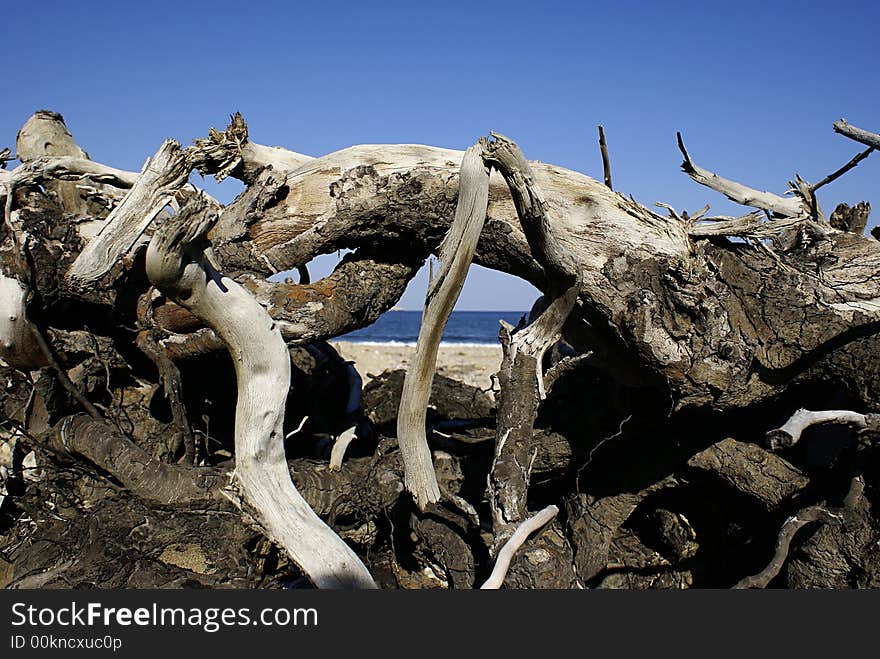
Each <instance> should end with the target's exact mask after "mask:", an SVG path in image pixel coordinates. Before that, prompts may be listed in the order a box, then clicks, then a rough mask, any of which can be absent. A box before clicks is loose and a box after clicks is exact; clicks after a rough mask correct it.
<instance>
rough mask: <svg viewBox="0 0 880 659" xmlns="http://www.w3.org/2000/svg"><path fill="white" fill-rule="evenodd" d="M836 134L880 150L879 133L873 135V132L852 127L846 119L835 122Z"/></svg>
mask: <svg viewBox="0 0 880 659" xmlns="http://www.w3.org/2000/svg"><path fill="white" fill-rule="evenodd" d="M834 132H835V133H840V134H841V135H844V136H846V137H848V138H849V139H851V140H855V141H856V142H861V143H862V144H864V145H865V146H870V147H873V148H875V149H880V135H878V134H877V133H872V132H871V131H869V130H865V129H863V128H857V127H856V126H852V125H850V124H849V123H847V121H846V119H841V120H840V121H835V122H834Z"/></svg>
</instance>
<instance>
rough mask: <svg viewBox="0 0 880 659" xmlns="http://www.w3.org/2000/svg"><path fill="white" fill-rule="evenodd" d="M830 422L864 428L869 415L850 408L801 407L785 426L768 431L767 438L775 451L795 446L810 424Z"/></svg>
mask: <svg viewBox="0 0 880 659" xmlns="http://www.w3.org/2000/svg"><path fill="white" fill-rule="evenodd" d="M828 423H840V424H846V425H851V426H854V427H855V428H858V429H862V428H866V427H867V426H868V421H867V417H866V416H865V415H864V414H859V413H858V412H851V411H849V410H822V411H820V412H811V411H810V410H804V409H800V410H798V411H797V412H795V413H794V414H792V415H791V418H790V419H789V420H788V421H786V423H785V425H784V426H781V427H780V428H776V429H774V430H770V431H768V432H767V435H766V440H767V443H768V445H769V446H770V448H771V449H772V450H774V451H776V450H779V449H781V448H788V447H790V446H794V445H795V444H797V443H798V442H799V441H800V439H801V433H803V432H804V430H806V429H807V428H809V427H810V426H816V425H821V424H828Z"/></svg>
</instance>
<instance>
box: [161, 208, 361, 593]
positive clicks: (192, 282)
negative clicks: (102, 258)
mask: <svg viewBox="0 0 880 659" xmlns="http://www.w3.org/2000/svg"><path fill="white" fill-rule="evenodd" d="M215 220H216V214H215V213H214V212H212V211H211V209H210V207H209V204H208V203H207V202H205V201H204V200H203V199H201V198H198V197H197V198H195V199H193V200H191V201H190V202H189V203H188V204H187V205H186V206H185V207H184V208H183V209H181V212H180V214H179V215H178V216H176V217H174V218H172V219H171V220H169V221H168V222H166V224H164V225H163V226H162V227H161V228H160V229H159V230H158V231H157V232H156V234H155V235H154V236H153V239H152V240H151V242H150V246H149V248H148V249H147V260H146V267H147V274H148V276H149V277H150V280H151V281H152V283H153V284H154V285H155V286H156V287H157V288H159V289H160V290H161V291H162V292H163V293H164V294H165V295H168V296H169V297H171V298H173V299H174V300H176V301H177V302H178V303H179V304H181V305H182V306H184V307H186V308H187V309H189V310H190V311H191V312H192V313H193V314H194V315H195V316H197V317H198V318H200V319H201V320H202V321H204V322H205V324H207V325H208V326H209V327H210V328H211V329H212V330H214V332H215V333H216V334H217V335H218V336H219V337H220V338H221V339H222V340H223V342H224V343H225V344H226V346H227V347H228V348H229V351H230V353H231V355H232V359H233V362H234V364H235V369H236V375H237V380H238V401H237V404H236V415H235V454H236V455H235V459H236V475H237V477H238V482H239V484H240V487H241V491H242V495H243V499H244V503H245V505H246V506H247V508H248V509H249V511H250V512H252V514H253V516H254V517H255V518H256V519H257V521H258V522H259V523H260V524H261V525H262V526H263V528H264V529H265V531H266V533H267V535H268V536H269V537H270V538H271V539H272V540H274V541H276V542H278V543H279V544H280V545H281V546H282V547H284V549H285V550H286V551H287V552H288V553H289V554H290V556H291V558H292V559H293V560H294V561H295V562H296V563H297V564H298V565H299V566H300V567H301V568H302V569H303V571H304V572H305V573H306V574H307V575H308V576H309V578H310V579H311V580H312V581H313V582H314V583H315V585H317V586H318V587H321V588H357V587H360V588H371V587H375V583H374V581H373V579H372V577H371V576H370V573H369V572H368V571H367V569H366V567H365V566H364V565H363V563H362V562H361V561H360V559H359V558H358V557H357V555H356V554H355V553H354V552H353V551H352V550H351V549H350V548H349V547H348V546H347V545H346V544H345V543H344V542H343V541H342V540H341V539H340V538H339V537H338V536H337V535H336V534H335V533H334V532H333V531H332V529H330V527H328V526H327V525H326V524H324V522H323V521H321V520H320V518H318V516H317V515H316V514H315V512H314V511H313V510H312V509H311V508H310V507H309V505H308V503H306V501H305V500H304V499H303V497H302V496H301V495H300V493H299V492H298V491H297V489H296V487H295V486H294V484H293V482H292V481H291V479H290V473H289V472H288V469H287V462H286V459H285V455H284V445H283V440H284V436H283V427H282V425H283V420H284V407H285V400H286V398H287V393H288V389H289V386H290V357H289V354H288V352H287V346H286V345H285V343H284V339H283V338H282V337H281V333H280V331H279V330H278V328H277V326H276V324H275V323H274V321H273V320H272V319H271V318H270V317H269V314H268V313H267V312H266V310H265V309H264V308H263V307H261V306H260V305H259V304H258V303H257V302H256V300H254V299H253V298H252V297H251V296H250V295H248V294H247V292H246V291H245V290H244V289H242V288H241V287H240V286H239V285H238V284H236V283H235V282H233V281H232V280H230V279H227V278H225V277H223V276H222V275H221V274H220V273H219V272H217V271H216V270H215V269H214V267H213V266H212V265H211V264H210V262H209V261H208V259H207V258H206V257H205V255H204V249H205V247H207V245H208V242H207V239H206V237H205V236H206V234H207V232H208V229H210V227H211V226H212V225H213V223H214V221H215Z"/></svg>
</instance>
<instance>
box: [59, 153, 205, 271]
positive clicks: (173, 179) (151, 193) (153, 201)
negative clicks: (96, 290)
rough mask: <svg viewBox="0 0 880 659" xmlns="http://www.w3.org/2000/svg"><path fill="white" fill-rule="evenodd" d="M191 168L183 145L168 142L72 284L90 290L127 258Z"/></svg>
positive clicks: (78, 263) (85, 254)
mask: <svg viewBox="0 0 880 659" xmlns="http://www.w3.org/2000/svg"><path fill="white" fill-rule="evenodd" d="M189 173H190V167H189V164H188V162H187V158H186V154H185V152H184V151H183V150H181V148H180V144H178V143H177V142H175V141H174V140H166V141H165V142H164V143H163V144H162V146H161V147H159V150H158V151H157V152H156V154H155V155H154V156H153V157H152V158H150V159H149V160H148V161H147V162H146V164H145V165H144V168H143V170H141V175H140V176H139V177H138V179H137V181H136V182H135V183H134V185H133V186H132V188H131V190H129V192H128V194H127V195H125V198H124V199H123V200H122V203H120V204H119V205H118V206H117V207H116V208H114V209H113V211H112V212H111V213H110V216H109V217H108V218H107V222H106V224H105V225H104V227H103V228H102V229H101V231H100V232H99V233H98V235H97V236H95V237H94V238H93V239H92V240H91V241H90V242H89V243H88V244H87V245H86V246H85V248H84V249H83V251H82V252H80V254H79V256H78V257H77V258H76V260H75V261H74V262H73V265H71V267H70V269H69V270H68V272H67V276H68V279H69V280H70V281H71V283H73V284H75V285H80V286H86V285H88V284H89V283H90V282H94V281H97V280H98V279H100V278H101V277H102V276H103V275H105V274H106V273H107V272H109V271H110V268H112V267H113V266H114V265H115V264H116V262H117V260H118V259H119V258H120V256H122V255H124V254H127V253H128V251H129V250H130V249H131V248H132V247H133V246H134V244H135V243H136V242H137V241H138V240H139V239H140V237H141V235H142V234H143V232H144V231H145V230H146V228H147V227H148V226H149V225H150V223H151V222H152V221H153V219H154V218H155V217H156V216H157V215H158V214H159V213H160V212H161V211H162V209H164V208H165V207H166V206H167V205H168V204H169V203H171V200H172V199H173V198H174V194H175V193H176V192H177V191H178V190H179V189H180V188H181V186H183V184H184V183H186V179H187V178H188V177H189Z"/></svg>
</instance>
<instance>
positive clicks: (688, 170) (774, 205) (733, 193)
mask: <svg viewBox="0 0 880 659" xmlns="http://www.w3.org/2000/svg"><path fill="white" fill-rule="evenodd" d="M676 136H677V137H678V148H679V150H680V151H681V154H682V155H683V156H684V162H683V163H682V164H681V168H682V170H683V171H684V172H685V174H687V175H688V176H690V177H691V178H692V179H693V180H694V181H696V182H697V183H699V184H700V185H705V186H706V187H708V188H711V189H713V190H715V191H716V192H720V193H721V194H723V195H724V196H725V197H727V198H728V199H730V200H731V201H735V202H736V203H738V204H742V205H743V206H751V207H752V208H760V209H762V210H766V211H769V212H771V213H775V214H777V215H781V216H783V217H803V216H804V214H805V209H804V206H803V204H802V203H801V200H800V199H798V198H790V199H786V198H785V197H781V196H779V195H776V194H773V193H772V192H762V191H760V190H755V189H754V188H750V187H748V186H745V185H743V184H742V183H737V182H736V181H732V180H730V179H726V178H723V177H721V176H718V174H715V173H713V172H710V171H709V170H707V169H703V168H702V167H700V166H699V165H697V164H696V163H694V161H693V160H691V157H690V154H688V152H687V149H685V146H684V141H683V140H682V138H681V133H676Z"/></svg>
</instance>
